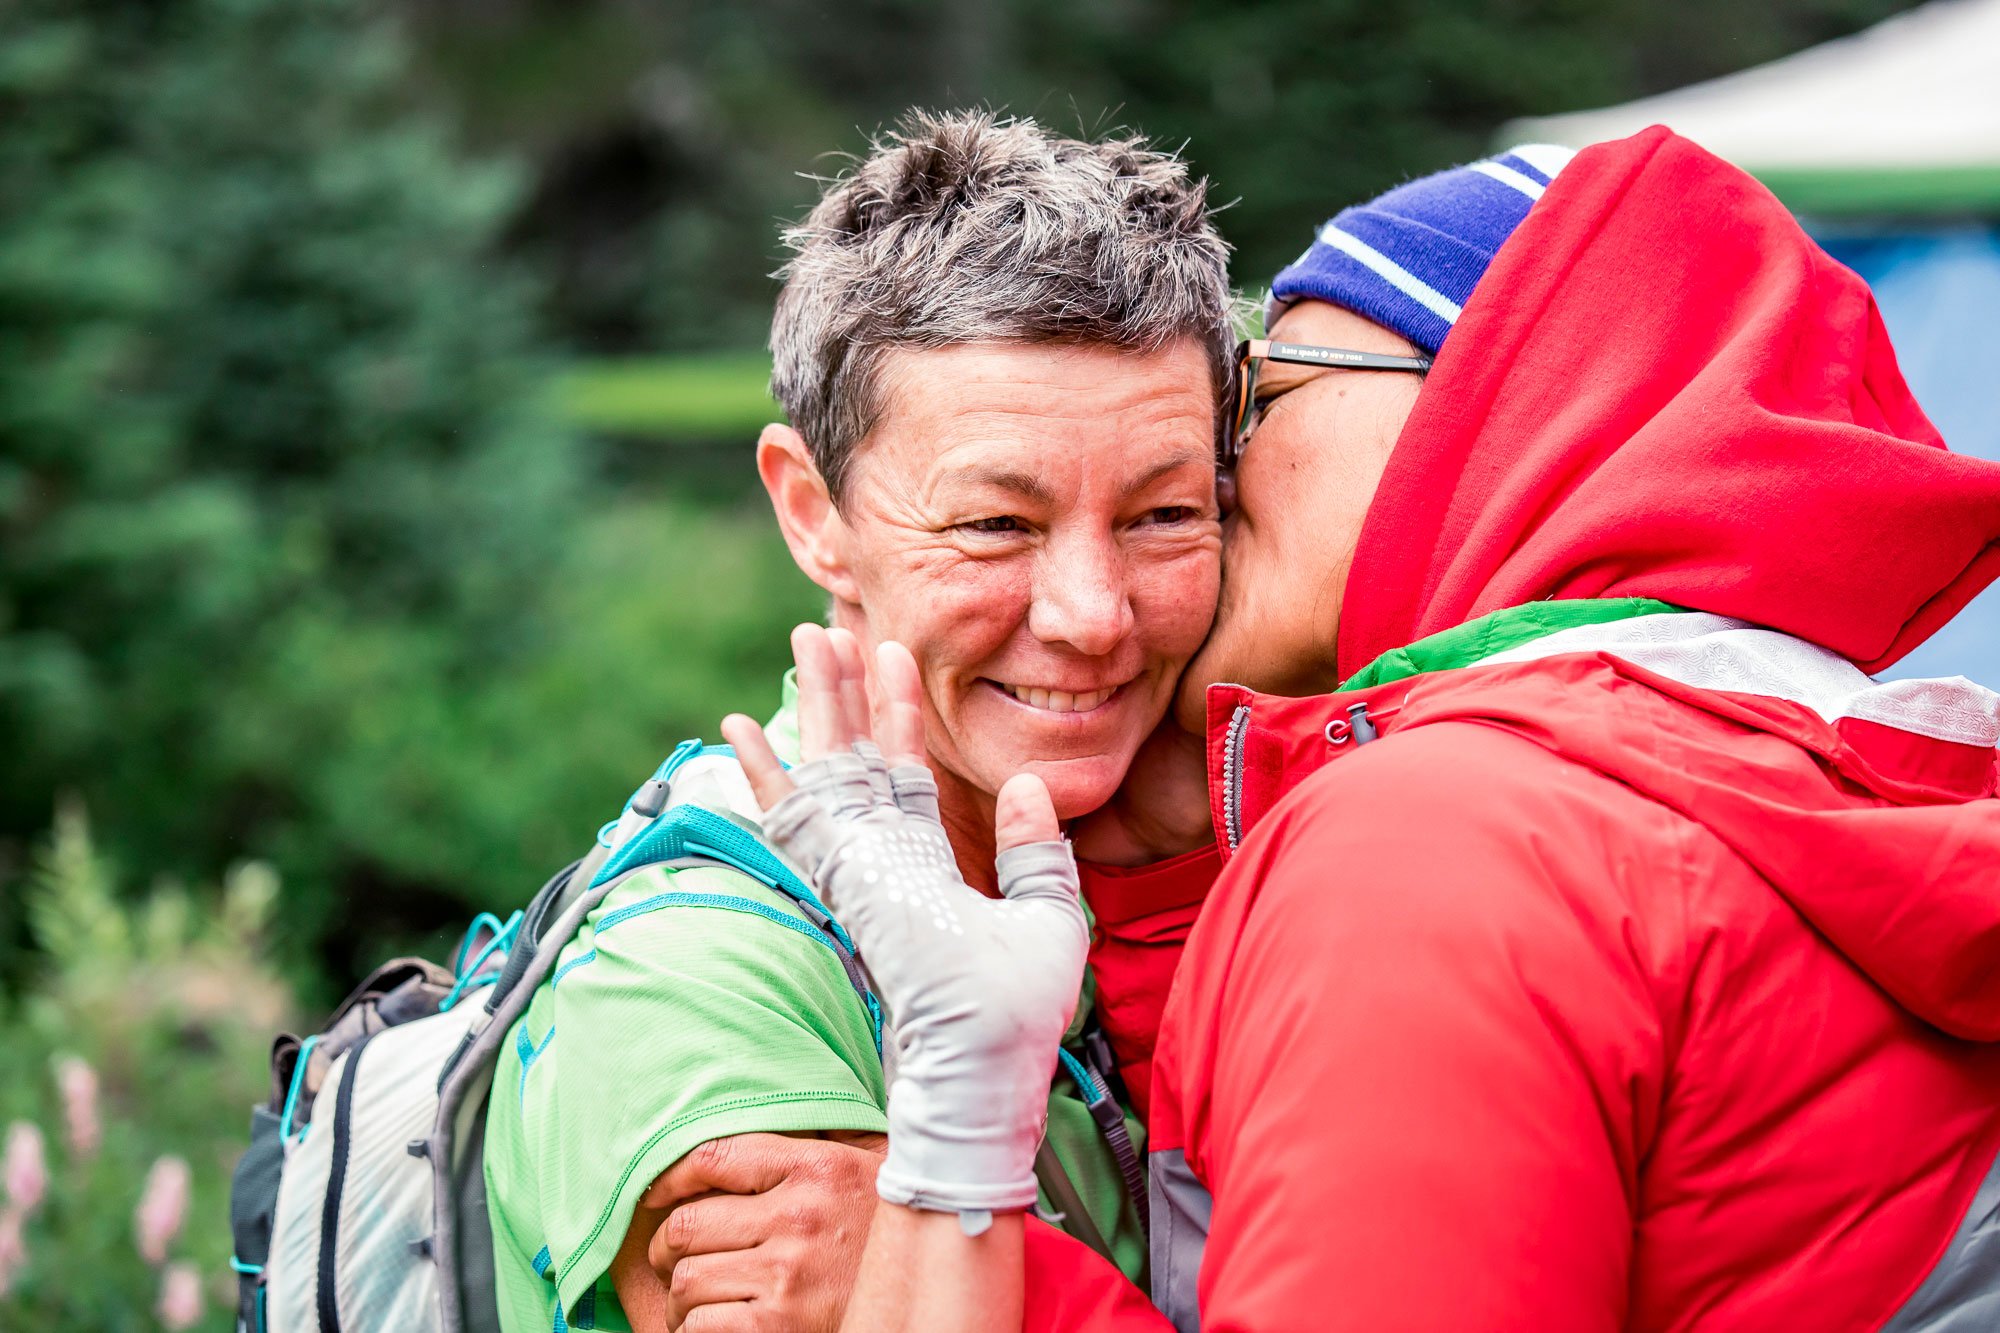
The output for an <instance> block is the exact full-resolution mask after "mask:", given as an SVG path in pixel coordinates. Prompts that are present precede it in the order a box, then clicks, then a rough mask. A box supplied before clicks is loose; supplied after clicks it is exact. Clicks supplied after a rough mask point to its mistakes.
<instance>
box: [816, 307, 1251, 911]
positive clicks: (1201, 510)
mask: <svg viewBox="0 0 2000 1333" xmlns="http://www.w3.org/2000/svg"><path fill="white" fill-rule="evenodd" d="M885 369H886V372H887V373H886V375H885V379H884V388H885V391H886V392H885V395H884V399H885V402H884V410H883V412H882V419H881V422H880V424H879V425H878V426H877V427H876V429H875V430H874V431H873V432H872V433H871V434H870V436H869V438H868V439H867V440H865V441H864V442H863V443H862V445H861V447H860V448H859V449H858V450H857V452H856V454H855V456H854V458H853V460H852V463H851V465H850V468H849V471H848V474H847V480H846V493H845V494H844V495H843V496H842V497H841V501H840V504H839V507H838V512H837V515H836V516H835V517H834V518H833V519H832V520H831V522H830V529H831V532H832V536H831V538H830V539H829V543H828V544H829V547H830V548H831V549H833V550H834V551H835V552H836V558H835V559H834V560H833V561H831V562H830V564H831V565H833V566H837V568H833V569H831V570H830V571H815V569H813V568H811V567H807V573H808V574H809V575H811V576H812V577H814V578H815V579H816V581H818V582H820V583H821V585H822V586H823V587H826V588H827V590H828V591H829V592H830V593H832V594H833V598H834V617H833V618H834V622H835V623H836V624H838V625H842V626H845V627H847V628H849V629H852V630H853V631H854V632H855V633H856V634H857V635H858V636H860V637H861V639H862V640H863V643H864V645H866V646H867V647H869V649H870V650H871V653H872V647H873V645H874V643H876V642H879V641H880V640H883V639H890V638H893V639H897V640H899V641H901V642H902V643H904V644H905V645H907V646H908V647H909V648H910V650H911V651H912V652H913V653H914V654H915V655H916V659H917V662H918V665H919V668H920V670H921V673H922V677H923V688H924V704H925V723H926V742H927V745H928V748H929V751H930V759H931V764H932V767H933V769H934V770H935V771H936V773H937V775H938V781H939V788H940V804H941V807H942V809H943V812H944V815H945V820H946V824H947V826H948V827H949V828H950V830H951V833H952V840H953V843H954V845H955V846H956V847H957V849H958V852H959V860H960V862H961V865H962V866H963V867H964V869H965V870H966V873H967V875H968V877H969V878H972V882H974V883H982V882H986V881H990V879H991V873H992V872H991V855H992V850H991V849H992V838H993V834H992V827H993V822H992V821H993V801H994V794H995V793H996V792H998V791H999V789H1000V787H1001V785H1002V784H1004V783H1005V782H1006V780H1007V779H1008V778H1009V777H1011V776H1013V775H1014V774H1015V773H1017V772H1023V771H1025V772H1031V773H1034V774H1036V775H1038V776H1039V777H1041V778H1042V780H1043V781H1044V782H1046V783H1047V784H1048V787H1049V791H1050V794H1051V795H1052V796H1053V798H1054V800H1055V806H1056V812H1057V814H1058V815H1059V816H1060V817H1062V818H1064V819H1069V818H1073V817H1075V816H1077V815H1081V814H1083V813H1085V812H1087V811H1090V810H1094V809H1096V808H1097V807H1098V806H1100V805H1102V804H1104V802H1105V801H1107V800H1108V799H1110V797H1111V795H1112V793H1113V792H1114V791H1115V790H1116V789H1117V786H1118V783H1119V781H1120V780H1121V779H1122V778H1123V777H1124V774H1125V770H1126V768H1127V767H1128V766H1129V765H1130V763H1131V760H1132V756H1133V754H1134V752H1135V751H1136V750H1137V749H1138V747H1139V744H1140V742H1141V741H1143V740H1144V739H1145V737H1146V736H1147V734H1148V733H1149V732H1151V731H1152V729H1153V728H1154V727H1155V726H1156V725H1157V724H1158V723H1159V721H1160V719H1161V718H1162V717H1163V716H1164V715H1165V713H1166V710H1167V708H1168V706H1169V705H1170V703H1171V702H1172V699H1173V694H1174V688H1175V681H1176V680H1177V678H1178V677H1179V675H1180V672H1181V669H1182V668H1183V667H1184V666H1185V665H1186V663H1187V661H1188V659H1189V657H1191V656H1192V655H1193V653H1194V652H1195V650H1196V648H1197V647H1198V646H1199V645H1200V643H1201V641H1202V638H1203V637H1204V636H1205V635H1206V634H1207V632H1208V626H1209V620H1210V617H1211V615H1212V613H1213V611H1214V606H1215V596H1216V587H1217V582H1218V564H1219V558H1220V556H1219V552H1220V535H1219V523H1218V516H1217V513H1216V509H1215V473H1214V465H1213V459H1214V429H1215V427H1214V421H1215V416H1214V413H1215V405H1214V395H1213V389H1212V384H1211V380H1210V377H1209V370H1208V363H1207V360H1206V358H1205V356H1204V355H1203V353H1202V349H1201V348H1200V347H1199V346H1198V345H1197V344H1196V343H1194V342H1193V341H1192V340H1188V341H1183V342H1180V343H1176V344H1173V345H1170V346H1169V347H1166V348H1163V349H1161V350H1158V351H1154V352H1130V351H1121V350H1118V349H1115V348H1109V347H1103V346H1089V345H1086V346H1050V345H1014V344H969V345H961V346H955V347H947V348H938V349H927V350H922V351H899V352H896V353H894V354H892V356H891V357H890V358H889V362H888V364H887V366H886V367H885ZM780 508H781V512H782V508H783V506H782V505H781V506H780ZM788 535H789V533H788ZM794 550H795V552H796V551H797V550H798V545H797V543H796V542H795V543H794ZM801 564H802V566H808V561H806V560H804V559H802V560H801ZM994 681H998V682H1005V683H1008V684H1012V685H1020V686H1038V687H1041V688H1045V689H1057V690H1063V691H1066V692H1069V693H1072V694H1082V693H1087V692H1090V691H1093V690H1098V689H1103V688H1107V687H1111V686H1118V687H1120V689H1119V692H1118V693H1117V694H1116V695H1114V696H1113V697H1112V698H1111V699H1109V700H1108V701H1107V702H1105V703H1104V704H1102V705H1101V706H1099V707H1098V708H1096V709H1094V710H1091V711H1090V712H1088V713H1072V714H1067V715H1065V714H1060V713H1054V712H1050V711H1047V710H1043V709H1036V708H1032V707H1030V706H1028V705H1026V704H1022V703H1020V702H1017V701H1015V700H1014V699H1012V698H1009V697H1007V696H1006V695H1005V694H1003V693H1001V692H1000V691H999V690H997V689H996V688H994V686H993V685H992V684H990V683H989V682H994Z"/></svg>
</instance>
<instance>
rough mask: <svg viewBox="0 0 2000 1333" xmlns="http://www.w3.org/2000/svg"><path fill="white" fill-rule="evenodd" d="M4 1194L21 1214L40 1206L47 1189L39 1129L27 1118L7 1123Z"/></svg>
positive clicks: (47, 1180) (44, 1158)
mask: <svg viewBox="0 0 2000 1333" xmlns="http://www.w3.org/2000/svg"><path fill="white" fill-rule="evenodd" d="M6 1178H7V1197H8V1198H9V1199H11V1200H12V1201H13V1203H14V1206H15V1207H16V1208H19V1209H20V1210H21V1213H22V1215H23V1216H26V1215H27V1214H29V1213H32V1212H34V1211H35V1209H37V1208H39V1207H41V1204H42V1197H43V1196H44V1195H46V1194H47V1193H48V1192H49V1164H48V1160H47V1158H46V1157H45V1156H44V1154H43V1152H42V1131H41V1129H40V1128H39V1127H38V1126H36V1124H35V1123H34V1122H33V1121H31V1120H16V1121H15V1122H14V1123H13V1124H11V1125H9V1126H7V1167H6Z"/></svg>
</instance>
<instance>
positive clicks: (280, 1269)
mask: <svg viewBox="0 0 2000 1333" xmlns="http://www.w3.org/2000/svg"><path fill="white" fill-rule="evenodd" d="M702 759H703V753H702V747H701V746H700V745H699V743H696V742H689V743H688V744H686V745H683V746H682V747H681V748H680V749H678V750H676V751H675V752H674V755H673V757H672V758H670V759H669V760H668V761H667V762H666V763H665V764H663V765H661V767H660V769H659V771H658V772H657V773H656V774H655V775H654V777H653V779H652V780H650V781H648V782H647V783H646V784H645V785H644V786H642V787H641V788H640V789H639V791H638V792H637V793H635V794H634V796H633V798H632V800H631V801H629V802H628V803H627V804H626V807H625V811H624V813H623V814H622V815H621V816H620V818H619V819H617V820H614V821H612V823H611V824H608V825H606V826H605V829H604V831H602V832H601V833H600V834H599V835H598V846H597V847H596V848H594V849H593V850H592V851H591V853H590V854H589V855H588V856H586V857H584V858H583V859H581V860H579V861H577V862H574V863H572V864H571V865H569V866H567V867H565V868H564V869H563V870H562V871H560V872H559V873H557V874H556V875H555V876H554V877H553V878H552V879H550V880H549V882H548V883H547V884H545V885H544V886H543V887H542V889H541V891H540V892H539V893H537V894H536V895H535V897H534V899H533V900H532V901H531V902H530V903H529V904H528V906H527V907H526V908H524V909H522V910H521V911H519V912H516V913H515V914H514V915H513V916H512V917H511V918H510V919H509V920H507V921H506V922H504V923H503V922H501V921H499V920H497V919H496V918H494V917H493V916H492V915H491V914H490V913H481V914H480V916H479V917H478V918H477V919H476V920H475V921H474V924H473V926H472V928H471V930H470V931H468V932H467V936H466V939H465V941H464V943H463V944H461V946H460V948H459V959H458V962H457V965H456V966H455V967H453V968H449V969H447V968H445V967H442V966H440V965H438V964H436V963H432V962H429V961H427V960H425V959H421V958H398V959H395V960H393V961H391V962H388V963H384V964H383V965H382V966H381V967H379V968H377V969H376V970H375V971H374V972H373V973H372V974H371V975H370V976H369V977H368V979H367V980H365V981H363V982H362V983H361V985H360V986H358V987H357V988H356V989H355V990H354V992H353V994H351V995H349V996H348V997H347V999H346V1000H345V1001H344V1002H342V1004H341V1005H340V1007H339V1008H337V1009H336V1010H335V1011H334V1013H333V1016H332V1017H331V1018H330V1019H329V1020H328V1021H327V1023H326V1025H325V1026H324V1027H323V1028H321V1029H320V1031H319V1032H317V1033H315V1034H313V1035H311V1036H308V1037H306V1038H304V1039H303V1040H301V1039H300V1038H298V1037H296V1036H293V1035H291V1034H285V1035H283V1036H280V1037H279V1038H278V1039H277V1040H276V1042H275V1043H274V1044H273V1047H272V1052H271V1091H270V1096H269V1098H268V1099H267V1100H266V1101H265V1102H263V1103H261V1104H259V1105H258V1106H256V1107H254V1108H252V1110H251V1116H250V1148H249V1151H248V1152H246V1153H245V1154H244V1156H243V1158H242V1160H241V1161H240V1162H239V1163H238V1165H237V1168H236V1174H235V1179H234V1181H233V1183H232V1185H231V1189H230V1201H229V1211H230V1227H231V1231H232V1234H233V1239H234V1241H235V1256H234V1258H233V1260H232V1266H233V1267H234V1268H235V1269H236V1273H237V1277H238V1307H237V1328H238V1330H239V1333H265V1331H266V1330H269V1331H270V1333H341V1331H342V1330H346V1331H347V1333H376V1330H387V1329H394V1330H397V1333H497V1330H498V1329H499V1326H500V1325H499V1313H498V1309H497V1297H496V1295H495V1289H494V1274H493V1236H492V1227H491V1223H490V1221H489V1220H488V1217H487V1211H486V1179H485V1172H484V1169H483V1148H484V1140H485V1127H486V1098H487V1093H488V1091H489V1090H490V1089H491V1086H492V1081H493V1071H494V1068H495V1066H496V1064H497V1062H498V1056H499V1050H500V1043H501V1041H502V1040H503V1039H504V1038H505V1037H506V1034H507V1032H508V1031H509V1030H510V1029H511V1028H512V1027H513V1026H514V1022H515V1020H516V1019H517V1018H519V1017H520V1015H521V1012H522V1011H523V1010H524V1009H526V1008H527V1005H528V1002H529V1000H530V999H531V998H532V997H533V996H534V993H535V990H536V988H537V987H538V986H539V985H540V984H541V982H542V980H543V979H544V978H545V977H546V976H547V975H548V973H549V970H550V969H551V968H552V967H553V966H554V965H555V960H556V956H557V955H558V954H559V953H561V952H562V948H563V945H564V944H565V943H567V942H568V941H569V940H570V938H571V937H572V936H574V935H575V934H576V932H577V930H578V929H579V928H580V927H581V926H582V923H583V921H584V918H585V917H586V916H588V915H589V913H590V911H591V909H593V908H594V907H596V905H597V904H598V903H599V902H600V901H602V900H603V898H604V896H605V895H606V894H608V893H609V892H610V891H611V890H612V888H613V887H615V886H616V885H617V884H618V883H619V882H620V881H621V880H623V879H624V878H625V877H626V876H627V875H630V874H631V873H633V872H634V871H637V870H640V869H643V868H644V867H647V866H652V865H660V864H668V865H708V864H722V865H728V866H733V867H734V868H736V869H738V870H741V871H743V872H744V873H746V874H749V875H752V876H754V877H755V878H757V879H759V880H761V881H762V882H764V883H765V884H768V885H770V886H771V887H772V888H774V889H777V890H779V891H780V892H783V893H785V894H787V895H788V896H789V897H791V898H792V899H793V900H794V901H796V903H797V904H798V906H799V908H800V909H801V910H802V911H803V912H804V914H805V917H806V919H807V920H808V921H809V922H810V923H811V924H812V925H813V926H814V927H815V928H816V929H818V930H819V931H820V932H821V933H822V934H824V935H825V936H826V938H827V942H828V943H829V944H831V945H832V946H833V948H834V951H835V952H836V953H837V954H838V955H839V956H840V959H841V961H842V963H843V965H844V966H845V967H846V970H847V975H848V979H849V980H850V981H851V982H852V983H853V985H854V988H855V992H856V994H857V995H858V996H859V997H860V1000H861V1003H862V1004H864V1005H865V1006H866V1007H867V1009H868V1012H869V1016H870V1019H871V1022H872V1023H873V1024H874V1027H875V1031H876V1035H877V1042H878V1045H879V1042H880V1033H881V1010H880V1008H879V1006H878V1005H877V1004H876V1001H875V997H874V995H873V994H872V993H871V992H870V991H869V989H868V986H867V982H866V978H865V976H864V974H863V973H862V971H861V967H860V964H859V963H858V962H857V961H856V960H855V957H854V950H853V946H852V942H851V941H850V940H849V939H848V938H847V933H846V932H845V931H843V930H842V929H841V928H840V926H839V924H838V923H837V922H835V921H834V920H833V918H832V917H831V916H830V915H829V914H828V913H827V912H826V910H825V909H824V908H823V907H822V906H821V905H820V903H819V900H818V899H817V898H816V897H815V896H814V895H813V892H812V890H811V889H810V888H809V887H807V886H806V885H805V883H804V882H803V881H801V880H800V879H799V878H798V876H797V875H796V874H795V873H794V872H793V871H792V870H791V869H790V868H789V867H788V866H787V865H786V864H785V863H784V862H783V861H782V860H781V859H780V858H779V857H778V856H777V855H776V854H775V853H774V852H772V851H771V850H770V849H769V848H768V847H767V846H765V845H764V844H763V843H762V842H761V841H759V840H758V837H757V834H756V831H755V827H754V825H751V824H749V823H748V822H747V821H744V820H742V819H740V818H739V817H737V816H735V815H732V814H729V813H719V811H726V810H727V809H728V807H729V805H730V804H732V803H733V802H731V801H730V800H728V799H727V798H728V796H731V795H734V793H733V792H727V791H725V790H723V789H724V788H726V787H727V786H728V785H730V783H731V781H732V779H733V782H734V783H741V782H742V777H741V774H740V771H739V770H737V769H736V765H735V761H734V759H733V757H729V756H728V752H727V751H726V750H725V751H723V752H722V753H720V754H718V753H716V751H715V750H713V749H711V750H710V751H709V752H708V756H707V759H706V761H705V762H699V763H697V762H695V761H699V760H702ZM724 765H726V768H724V767H723V766H724ZM670 780H672V781H673V785H674V786H675V787H676V788H681V789H683V791H684V792H685V793H687V795H688V797H689V799H679V800H676V801H673V802H670V801H669V781H670ZM745 794H746V795H747V790H746V793H745ZM676 795H681V793H678V792H677V793H676ZM711 805H712V806H714V807H715V808H710V807H711ZM482 992H483V994H482Z"/></svg>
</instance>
